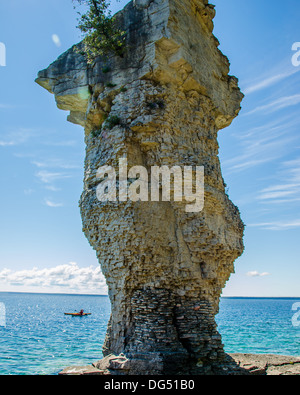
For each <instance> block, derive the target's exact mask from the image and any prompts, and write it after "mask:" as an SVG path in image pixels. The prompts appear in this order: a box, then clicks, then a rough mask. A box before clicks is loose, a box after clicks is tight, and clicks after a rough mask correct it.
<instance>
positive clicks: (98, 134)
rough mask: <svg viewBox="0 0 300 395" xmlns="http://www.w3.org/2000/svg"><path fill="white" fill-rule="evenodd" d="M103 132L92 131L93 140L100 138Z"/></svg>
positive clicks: (98, 130) (99, 130)
mask: <svg viewBox="0 0 300 395" xmlns="http://www.w3.org/2000/svg"><path fill="white" fill-rule="evenodd" d="M101 132H102V130H101V129H94V130H92V131H91V135H92V137H93V138H96V137H99V136H100V134H101Z"/></svg>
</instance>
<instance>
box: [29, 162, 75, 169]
mask: <svg viewBox="0 0 300 395" xmlns="http://www.w3.org/2000/svg"><path fill="white" fill-rule="evenodd" d="M31 163H32V164H33V165H35V166H36V167H38V168H57V169H65V170H72V169H80V168H81V166H79V165H77V164H73V163H67V162H64V161H62V160H61V159H48V160H44V161H37V160H34V161H32V162H31Z"/></svg>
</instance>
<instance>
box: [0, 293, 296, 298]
mask: <svg viewBox="0 0 300 395" xmlns="http://www.w3.org/2000/svg"><path fill="white" fill-rule="evenodd" d="M0 294H28V295H61V296H63V295H64V296H99V297H107V298H108V297H109V296H108V295H101V294H81V293H78V294H77V293H57V292H16V291H0ZM220 298H221V299H300V296H221V297H220Z"/></svg>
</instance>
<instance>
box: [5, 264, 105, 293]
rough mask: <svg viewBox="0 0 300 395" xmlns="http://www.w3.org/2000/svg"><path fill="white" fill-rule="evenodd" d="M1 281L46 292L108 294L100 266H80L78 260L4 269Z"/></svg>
mask: <svg viewBox="0 0 300 395" xmlns="http://www.w3.org/2000/svg"><path fill="white" fill-rule="evenodd" d="M0 283H1V284H2V285H6V286H17V287H18V288H21V289H22V288H25V289H35V288H36V289H37V290H38V291H41V290H42V291H45V292H68V293H83V294H86V293H89V294H102V295H104V294H107V286H106V282H105V278H104V276H103V274H102V272H101V270H100V266H99V267H93V266H89V267H80V266H79V265H78V264H77V263H76V262H70V263H68V264H65V265H59V266H55V267H52V268H45V269H38V268H33V269H28V270H20V271H12V270H9V269H3V270H2V271H0Z"/></svg>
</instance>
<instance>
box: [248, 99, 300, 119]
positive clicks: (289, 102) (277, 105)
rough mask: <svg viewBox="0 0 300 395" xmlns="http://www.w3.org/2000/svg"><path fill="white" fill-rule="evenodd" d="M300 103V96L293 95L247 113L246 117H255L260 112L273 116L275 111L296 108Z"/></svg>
mask: <svg viewBox="0 0 300 395" xmlns="http://www.w3.org/2000/svg"><path fill="white" fill-rule="evenodd" d="M299 103H300V94H297V95H292V96H284V97H281V98H280V99H277V100H274V101H272V102H270V103H268V104H265V105H261V106H258V107H256V108H254V109H253V110H251V111H249V112H247V113H245V114H244V115H253V114H256V113H259V112H263V113H265V114H266V113H267V114H271V113H273V112H275V111H279V110H282V109H284V108H287V107H292V106H296V105H297V104H299Z"/></svg>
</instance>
